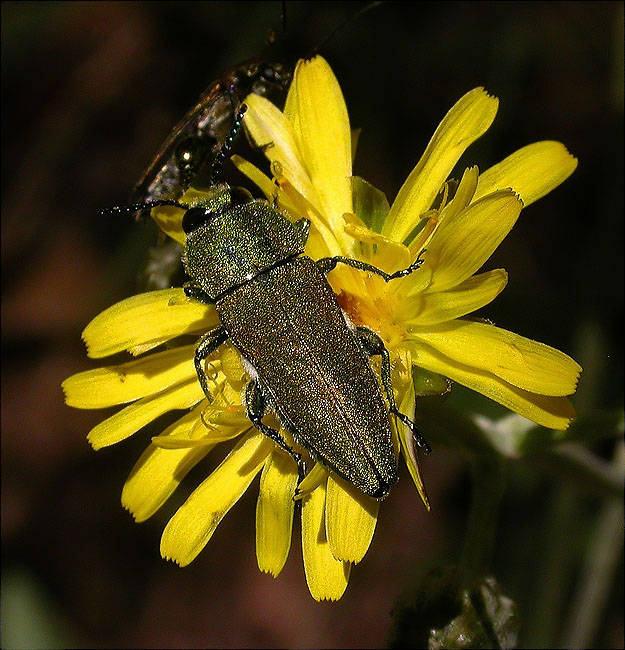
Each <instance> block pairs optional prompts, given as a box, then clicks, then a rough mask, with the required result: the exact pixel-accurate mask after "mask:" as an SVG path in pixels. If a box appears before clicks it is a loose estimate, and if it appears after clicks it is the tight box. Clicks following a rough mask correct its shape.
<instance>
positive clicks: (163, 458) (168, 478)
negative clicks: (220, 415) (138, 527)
mask: <svg viewBox="0 0 625 650" xmlns="http://www.w3.org/2000/svg"><path fill="white" fill-rule="evenodd" d="M202 408H203V405H202V404H200V405H199V406H197V407H196V408H194V409H193V410H192V411H190V412H189V413H187V414H186V415H184V416H183V417H182V418H180V419H179V420H178V421H177V422H174V424H172V425H171V426H170V427H168V428H167V429H165V431H163V437H165V436H174V437H178V436H188V435H189V433H190V432H191V430H192V428H193V425H194V424H195V423H196V422H197V421H198V420H199V418H200V413H201V411H202ZM213 446H214V445H213ZM211 448H212V446H204V447H199V448H197V447H196V448H193V449H177V450H173V451H172V450H165V449H160V448H158V447H156V446H155V445H154V444H151V445H150V446H149V447H148V448H147V449H146V450H145V451H144V452H143V454H141V456H140V458H139V460H138V461H137V462H136V463H135V466H134V467H133V468H132V471H131V472H130V475H129V476H128V478H127V479H126V483H125V484H124V489H123V490H122V505H123V506H124V508H126V510H129V511H130V513H131V514H132V516H133V517H134V519H135V521H145V520H146V519H148V518H149V517H151V516H152V515H153V514H154V513H155V512H156V511H157V510H158V509H159V508H160V507H161V506H162V505H163V503H165V501H167V499H168V498H169V497H170V496H171V494H172V493H173V492H174V490H175V489H176V488H177V487H178V485H179V484H180V482H181V481H182V479H183V478H184V477H185V476H186V475H187V473H188V472H189V471H190V470H191V469H192V468H193V467H195V465H197V463H198V462H199V461H200V460H202V458H204V457H205V456H206V454H208V452H209V451H210V449H211Z"/></svg>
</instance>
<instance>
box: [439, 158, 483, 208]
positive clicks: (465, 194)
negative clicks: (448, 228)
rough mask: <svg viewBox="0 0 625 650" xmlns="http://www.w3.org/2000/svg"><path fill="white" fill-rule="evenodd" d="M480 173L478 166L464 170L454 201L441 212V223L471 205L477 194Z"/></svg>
mask: <svg viewBox="0 0 625 650" xmlns="http://www.w3.org/2000/svg"><path fill="white" fill-rule="evenodd" d="M479 173H480V172H479V169H478V168H477V165H474V166H473V167H469V168H468V169H465V170H464V174H463V175H462V179H461V180H460V185H458V189H457V190H456V193H455V194H454V197H453V199H452V200H451V201H450V202H449V203H448V204H447V205H446V206H444V207H443V209H442V210H441V212H440V216H439V221H444V220H445V219H448V218H450V217H452V216H455V215H457V214H458V213H459V212H461V211H462V210H464V209H465V208H466V207H467V206H468V205H469V203H471V199H472V198H473V195H474V194H475V188H476V187H477V181H478V178H479Z"/></svg>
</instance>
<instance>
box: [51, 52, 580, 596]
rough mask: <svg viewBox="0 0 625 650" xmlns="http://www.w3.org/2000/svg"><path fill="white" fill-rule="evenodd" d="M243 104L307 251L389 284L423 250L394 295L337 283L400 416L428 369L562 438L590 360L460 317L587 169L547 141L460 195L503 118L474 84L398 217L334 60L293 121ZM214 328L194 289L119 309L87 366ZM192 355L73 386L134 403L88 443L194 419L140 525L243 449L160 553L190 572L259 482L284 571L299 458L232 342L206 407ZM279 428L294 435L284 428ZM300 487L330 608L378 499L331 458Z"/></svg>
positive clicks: (182, 512)
mask: <svg viewBox="0 0 625 650" xmlns="http://www.w3.org/2000/svg"><path fill="white" fill-rule="evenodd" d="M246 103H247V104H248V112H247V114H246V117H245V126H246V128H247V130H248V132H249V134H250V135H251V137H252V138H253V140H254V141H255V143H256V144H257V145H258V146H262V147H263V149H264V151H265V153H266V155H267V157H268V158H269V160H270V161H271V170H272V174H273V176H274V179H275V182H274V181H273V180H272V179H270V178H269V177H267V176H265V175H264V174H263V173H262V172H260V170H258V169H257V168H255V167H254V166H253V165H251V164H250V163H249V162H247V161H245V160H243V159H241V158H238V157H233V162H235V164H236V165H237V166H238V167H239V169H240V170H241V171H243V173H245V174H247V176H248V177H249V178H250V179H252V180H253V181H254V182H255V183H256V184H257V185H258V186H259V187H260V189H261V190H262V191H263V192H264V193H265V195H266V197H267V199H268V200H270V201H272V202H277V204H278V205H279V207H280V208H282V209H283V210H284V211H286V213H287V214H289V215H291V216H292V217H293V218H294V219H297V218H301V217H306V218H307V219H309V220H310V222H311V231H310V236H309V239H308V245H307V249H306V254H307V255H309V256H310V257H312V258H313V259H319V258H322V257H328V256H336V255H341V256H346V257H351V258H357V259H359V260H362V261H365V262H367V263H369V264H372V265H374V266H376V267H378V268H381V269H383V270H384V271H386V272H393V271H396V270H398V269H401V268H406V267H408V266H409V265H410V264H411V262H413V261H414V260H415V259H416V257H417V256H418V255H419V254H420V253H422V255H421V257H422V259H423V260H424V264H423V266H422V267H421V268H420V269H419V270H417V271H416V272H413V273H412V274H410V275H408V276H406V277H404V278H401V279H395V280H393V281H391V282H388V283H386V282H384V280H383V279H382V278H381V277H379V276H377V275H375V274H372V273H364V272H362V271H359V270H356V269H353V268H350V267H347V266H342V265H339V266H337V268H336V269H335V270H333V271H332V272H331V273H330V274H329V276H328V278H329V280H330V282H331V284H332V286H333V288H334V291H335V293H336V294H337V296H338V299H339V302H340V304H341V306H342V307H343V309H344V310H345V312H346V313H347V314H348V316H349V317H350V319H351V320H352V321H353V322H354V323H355V324H358V325H360V324H363V325H367V326H368V327H370V328H371V329H373V330H375V331H376V332H377V333H378V334H379V335H380V336H381V337H382V338H383V339H384V341H385V344H386V346H387V348H388V349H389V351H390V353H391V358H392V361H393V385H394V389H395V398H396V401H397V404H398V407H399V409H400V410H401V411H402V412H404V413H409V414H410V413H411V412H412V409H413V407H414V399H415V395H414V386H413V378H412V368H413V366H415V367H417V368H422V369H425V370H427V371H431V372H433V373H438V374H440V375H443V376H445V377H448V378H450V379H452V380H454V381H456V382H458V383H461V384H464V385H465V386H468V387H469V388H472V389H474V390H476V391H479V392H480V393H483V394H484V395H487V396H488V397H490V398H492V399H494V400H496V401H498V402H500V403H501V404H503V405H505V406H506V407H508V408H509V409H511V410H513V411H515V412H517V413H520V414H521V415H523V416H525V417H527V418H529V419H531V420H533V421H534V422H537V423H539V424H541V425H544V426H546V427H549V428H552V429H559V430H563V429H565V428H566V427H567V426H568V424H569V422H570V421H571V419H572V418H574V416H575V413H574V410H573V407H572V405H571V403H570V402H569V401H568V399H567V398H566V396H567V395H570V394H572V393H573V392H574V391H575V387H576V383H577V379H578V376H579V372H580V371H581V368H580V367H579V366H578V365H577V363H575V361H573V360H572V359H571V358H569V357H568V356H566V355H565V354H563V353H561V352H559V351H558V350H555V349H553V348H550V347H548V346H546V345H543V344H540V343H537V342H535V341H532V340H529V339H526V338H524V337H521V336H519V335H516V334H513V333H511V332H507V331H505V330H502V329H500V328H497V327H495V326H493V325H490V324H486V323H482V322H475V321H470V320H463V319H462V318H461V317H463V316H466V315H467V314H470V313H471V312H473V311H475V310H476V309H478V308H480V307H483V306H484V305H486V304H488V303H489V302H490V301H491V300H493V299H494V298H495V297H496V296H497V295H498V294H499V293H500V292H501V291H502V290H503V288H504V286H505V284H506V282H507V274H506V272H505V271H504V270H503V269H497V270H494V271H488V272H484V273H479V274H476V272H477V271H478V270H479V269H480V267H481V266H482V265H483V264H484V262H485V261H486V260H487V259H488V258H489V256H490V255H491V253H492V252H493V251H494V250H495V248H496V247H497V246H498V245H499V243H500V242H501V241H502V240H503V238H504V237H505V236H506V235H507V233H508V232H509V231H510V229H511V228H512V226H513V225H514V223H515V221H516V219H517V217H518V216H519V213H520V211H521V208H522V207H523V206H524V205H528V204H529V203H532V202H533V201H535V200H536V199H538V198H540V197H541V196H544V195H545V194H547V193H548V192H549V191H551V190H552V189H553V188H555V187H556V186H557V185H559V184H560V183H561V182H562V181H563V180H565V179H566V178H567V177H568V176H569V175H570V174H571V173H572V172H573V170H574V169H575V167H576V164H577V161H576V160H575V158H573V157H572V156H571V155H570V154H569V153H568V152H567V151H566V149H565V148H564V147H563V146H562V145H561V144H559V143H557V142H538V143H535V144H532V145H529V146H527V147H524V148H523V149H521V150H519V151H517V152H516V153H514V154H512V155H511V156H509V157H508V158H506V159H505V160H503V161H502V162H500V163H499V164H497V165H495V166H493V167H491V168H490V169H488V170H487V171H486V172H484V173H483V174H479V173H478V170H477V167H470V168H469V169H467V170H466V171H465V173H464V175H463V176H462V179H461V181H460V183H459V185H458V186H457V188H455V185H454V183H453V182H451V181H448V180H447V178H448V175H449V174H450V172H451V171H452V169H453V167H454V166H455V164H456V163H457V161H458V159H459V158H460V156H461V155H462V153H463V152H464V151H465V149H466V148H467V147H468V146H469V145H470V144H471V143H472V142H473V141H475V140H476V139H477V138H478V137H479V136H481V135H482V134H483V133H484V132H485V131H486V130H487V129H488V127H489V126H490V124H491V122H492V121H493V119H494V116H495V113H496V110H497V100H496V99H495V98H492V97H490V96H489V95H488V94H487V93H486V92H485V91H484V90H483V89H481V88H477V89H475V90H472V91H471V92H469V93H467V94H466V95H464V97H462V98H461V99H460V100H459V101H458V102H457V103H456V105H455V106H454V107H453V108H452V109H451V110H450V111H449V113H448V114H447V115H446V116H445V118H444V119H443V121H442V122H441V124H440V125H439V127H438V129H437V130H436V133H435V134H434V136H433V138H432V140H431V141H430V144H429V145H428V147H427V149H426V151H425V153H424V154H423V156H422V158H421V160H420V161H419V163H418V164H417V166H416V167H415V169H414V170H413V172H412V173H411V174H410V176H409V177H408V179H407V180H406V182H405V183H404V185H403V187H402V188H401V190H400V192H399V194H398V196H397V198H396V199H395V201H394V203H393V205H392V206H391V207H390V208H389V206H388V204H387V203H386V199H385V198H384V196H383V195H382V194H381V193H380V192H379V191H378V190H376V189H375V188H373V187H372V186H371V185H369V184H368V183H366V182H365V181H363V180H362V179H358V178H354V177H352V153H353V142H352V135H351V131H350V125H349V119H348V115H347V109H346V106H345V102H344V99H343V96H342V93H341V90H340V88H339V85H338V83H337V81H336V79H335V77H334V75H333V73H332V71H331V69H330V67H329V66H328V64H327V63H326V62H325V61H324V59H322V58H321V57H316V58H314V59H313V60H311V61H308V62H304V61H300V62H299V63H298V65H297V68H296V71H295V75H294V79H293V83H292V85H291V88H290V90H289V93H288V97H287V100H286V105H285V108H284V111H282V112H281V111H280V110H278V108H276V107H275V106H274V105H272V104H271V103H270V102H268V101H267V100H265V99H264V98H262V97H259V96H257V95H252V96H250V97H248V99H247V100H246ZM454 189H455V191H454ZM202 197H205V193H203V192H201V191H200V190H193V189H191V190H189V191H188V192H187V193H186V194H185V196H184V197H183V198H182V199H181V201H182V202H183V203H193V201H194V200H197V199H198V198H200V199H201V198H202ZM152 214H153V216H154V218H155V219H156V220H157V222H158V223H159V225H160V226H161V228H162V229H163V231H164V232H166V233H167V234H169V235H170V236H171V237H173V238H174V239H176V240H177V241H179V242H181V243H184V239H185V235H184V233H183V232H182V229H181V225H180V224H181V218H182V211H181V210H179V209H177V208H169V207H168V208H159V209H155V210H153V211H152ZM424 249H425V252H422V251H423V250H424ZM218 324H219V320H218V318H217V314H216V312H215V309H214V308H213V307H211V306H207V305H203V304H200V303H197V302H194V301H192V300H189V299H187V298H186V297H185V295H184V292H183V290H182V289H168V290H163V291H154V292H150V293H146V294H142V295H139V296H134V297H132V298H129V299H128V300H125V301H122V302H121V303H118V304H117V305H114V306H113V307H111V308H110V309H108V310H106V311H105V312H103V313H102V314H100V315H99V316H97V317H96V318H95V319H94V320H93V321H92V322H91V323H90V324H89V325H88V326H87V328H86V329H85V331H84V332H83V338H84V340H85V342H86V344H87V348H88V353H89V356H91V357H94V358H100V357H104V356H107V355H111V354H114V353H117V352H121V351H124V350H126V351H129V352H130V353H131V354H133V355H135V356H137V355H141V354H143V353H145V352H148V351H149V350H152V349H153V348H156V347H158V346H160V345H162V344H163V343H166V342H169V341H171V340H172V339H176V338H178V337H181V336H183V335H190V334H191V335H194V336H196V337H197V336H199V335H201V334H203V333H204V332H206V331H207V330H209V329H211V328H213V327H215V326H217V325H218ZM194 350H195V346H194V345H184V346H180V347H174V348H172V349H168V350H165V351H160V352H155V353H153V354H150V355H146V356H145V357H141V358H140V359H137V360H135V361H131V362H129V363H123V364H121V365H119V366H112V367H108V368H99V369H97V370H92V371H87V372H83V373H80V374H78V375H74V376H73V377H70V378H68V379H67V380H66V381H65V382H64V384H63V388H64V390H65V393H66V399H67V403H68V404H70V405H71V406H75V407H78V408H102V407H107V406H112V405H116V404H129V405H128V406H126V407H125V408H123V409H122V410H121V411H120V412H118V413H117V414H115V415H113V416H112V417H110V418H108V419H107V420H105V421H104V422H102V423H101V424H99V425H98V426H96V427H95V428H94V429H93V430H92V431H91V432H90V433H89V437H88V439H89V442H90V443H91V444H92V445H93V447H94V448H95V449H99V448H101V447H104V446H107V445H111V444H114V443H116V442H119V441H120V440H123V439H125V438H127V437H128V436H130V435H132V434H134V433H135V432H137V431H138V430H139V429H141V428H142V427H143V426H145V425H146V424H148V423H149V422H151V421H152V420H154V419H155V418H157V417H158V416H160V415H161V414H163V413H166V412H168V411H172V410H188V412H187V413H186V414H185V415H184V416H183V417H182V418H180V419H179V420H178V421H176V422H175V423H174V424H172V425H171V426H170V427H168V428H167V429H166V430H165V431H164V432H163V433H162V434H161V435H160V436H156V437H155V438H153V440H152V442H151V444H150V445H149V446H148V448H147V449H146V450H145V452H144V453H143V455H142V456H141V457H140V458H139V460H138V461H137V463H136V465H135V467H134V468H133V470H132V472H131V474H130V476H129V478H128V480H127V481H126V484H125V486H124V489H123V493H122V503H123V505H124V507H126V508H127V509H128V510H130V512H131V513H132V514H133V516H134V517H135V519H136V520H137V521H144V520H145V519H147V518H148V517H150V516H151V515H152V514H154V513H155V512H156V511H157V510H158V509H159V508H160V506H161V505H162V504H163V503H164V502H165V501H166V500H167V498H168V497H169V496H170V495H171V494H172V492H173V491H174V490H175V489H176V487H177V486H178V484H179V483H180V482H181V481H182V479H183V478H184V476H185V475H186V474H187V472H188V471H189V470H190V469H191V468H192V467H193V466H195V465H196V464H197V463H198V462H199V461H200V460H201V459H202V458H204V457H205V456H206V454H208V452H209V451H210V450H211V449H212V448H213V447H214V446H215V445H216V444H217V443H219V442H222V441H225V440H229V439H233V438H237V442H236V444H235V446H234V448H233V449H232V451H231V452H230V453H229V455H228V456H227V457H226V458H225V460H224V461H223V462H222V463H221V465H220V466H219V467H218V468H217V469H216V470H215V471H213V473H212V474H210V476H209V477H208V478H207V479H206V480H205V481H204V482H203V483H202V484H201V485H200V486H199V487H198V488H197V489H196V490H195V491H194V492H193V493H192V494H191V496H190V497H189V498H188V499H187V501H186V502H185V503H184V504H183V505H182V507H181V508H179V510H178V511H177V512H176V513H175V514H174V515H173V517H172V518H171V520H170V521H169V523H168V524H167V526H166V528H165V531H164V533H163V537H162V540H161V553H162V555H163V557H166V558H169V559H172V560H174V561H175V562H177V563H178V564H180V565H182V566H184V565H187V564H189V563H190V562H191V561H192V560H193V559H195V557H196V556H197V555H198V554H199V552H200V551H201V550H202V549H203V548H204V546H205V545H206V543H207V542H208V540H209V539H210V537H211V535H212V534H213V532H214V530H215V529H216V527H217V525H218V524H219V522H220V521H221V519H222V518H223V516H224V515H225V514H226V513H227V512H228V510H229V509H230V508H231V507H232V506H233V505H234V504H235V503H236V501H237V500H238V499H239V498H240V496H241V495H242V494H243V493H244V491H245V490H246V489H247V487H248V486H249V484H250V483H251V482H252V480H253V479H254V477H255V476H256V475H257V474H258V473H260V474H261V478H260V488H259V496H258V502H257V510H256V553H257V559H258V564H259V568H260V569H261V570H262V571H265V572H268V573H271V574H272V575H274V576H277V575H278V574H279V573H280V571H281V569H282V567H283V565H284V563H285V561H286V558H287V555H288V552H289V547H290V543H291V532H292V525H293V514H294V498H295V489H296V486H297V479H298V477H297V469H296V466H295V463H294V461H293V459H292V458H291V457H290V456H289V455H288V454H286V453H285V452H284V451H283V450H281V449H280V448H278V447H277V446H276V445H275V444H274V443H273V442H272V441H270V440H269V439H268V438H266V437H265V436H263V435H262V434H260V433H259V432H258V431H257V430H256V429H254V428H253V427H251V425H250V422H249V420H248V419H247V418H246V415H245V409H244V407H243V406H242V403H241V394H242V391H243V389H244V386H245V384H246V381H247V376H246V373H245V371H244V369H243V367H242V366H241V363H240V360H239V357H238V354H237V353H236V351H235V350H234V349H233V348H232V347H230V346H228V345H227V344H226V345H225V346H223V347H222V348H220V350H219V352H218V354H216V355H213V356H212V357H210V359H209V361H208V362H207V364H206V370H207V373H208V375H209V377H210V384H211V385H210V388H211V392H212V394H213V397H214V399H213V400H212V401H211V403H208V401H207V400H206V398H205V396H204V393H203V392H202V389H201V387H200V385H199V382H198V380H197V376H196V373H195V369H194V365H193V354H194ZM189 409H190V410H189ZM393 425H395V423H393ZM275 426H278V423H275ZM393 431H394V435H395V438H396V440H395V442H396V445H397V447H398V448H399V449H401V453H402V455H403V457H404V459H405V461H406V464H407V466H408V469H409V471H410V473H411V475H412V477H413V479H414V481H415V484H416V486H417V489H418V490H419V493H420V494H421V497H422V498H423V500H424V503H425V504H426V506H427V507H428V508H429V505H428V503H427V498H426V496H425V491H424V488H423V485H422V482H421V478H420V475H419V469H418V465H417V460H416V454H415V451H414V447H413V441H412V436H411V435H410V432H409V431H408V430H407V429H406V428H405V427H403V426H400V427H396V426H394V429H393ZM281 433H282V434H283V435H284V436H285V437H287V439H290V436H289V434H288V432H286V431H284V430H281ZM300 451H302V450H300ZM304 451H305V450H304ZM299 493H300V496H301V501H302V511H301V517H302V550H303V558H304V568H305V573H306V579H307V582H308V587H309V589H310V592H311V594H312V595H313V597H314V598H315V599H317V600H322V599H330V600H335V599H338V598H340V597H341V596H342V594H343V592H344V591H345V588H346V586H347V581H348V578H349V572H350V567H351V565H352V564H353V563H357V562H359V561H360V560H361V559H362V558H363V557H364V555H365V553H366V551H367V549H368V548H369V545H370V543H371V540H372V537H373V533H374V530H375V525H376V520H377V513H378V508H379V502H378V501H376V500H375V499H372V498H370V497H368V496H365V495H363V494H362V493H361V492H359V491H358V490H357V489H356V488H354V487H353V486H350V485H349V484H347V483H346V482H345V481H343V480H342V479H340V478H338V477H336V476H335V475H334V474H333V473H331V472H328V471H327V470H326V469H325V468H323V467H322V466H321V465H319V464H317V465H315V466H314V467H313V469H312V470H311V471H310V472H309V473H308V475H307V476H306V477H305V479H304V480H303V481H302V483H301V484H300V486H299Z"/></svg>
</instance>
